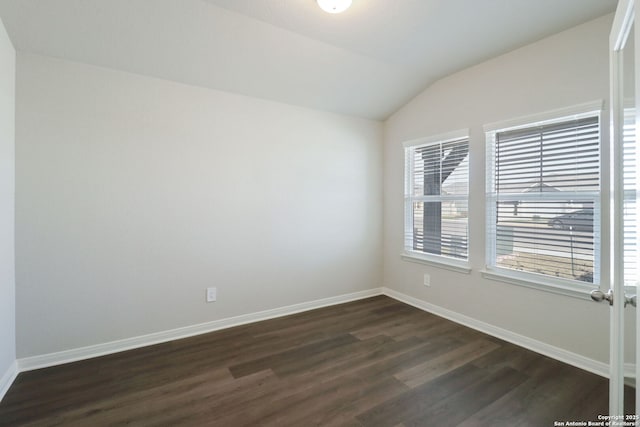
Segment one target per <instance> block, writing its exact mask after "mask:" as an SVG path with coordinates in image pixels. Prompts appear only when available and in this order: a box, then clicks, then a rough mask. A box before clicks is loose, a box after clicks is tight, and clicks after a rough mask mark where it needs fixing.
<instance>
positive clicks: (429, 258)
mask: <svg viewBox="0 0 640 427" xmlns="http://www.w3.org/2000/svg"><path fill="white" fill-rule="evenodd" d="M400 258H402V259H403V260H404V261H409V262H416V263H418V264H425V265H428V266H431V267H436V268H443V269H445V270H450V271H455V272H457V273H464V274H469V273H471V267H469V263H468V262H467V261H461V260H457V259H454V258H449V257H444V256H437V255H427V254H421V253H417V252H409V251H405V252H403V253H401V254H400Z"/></svg>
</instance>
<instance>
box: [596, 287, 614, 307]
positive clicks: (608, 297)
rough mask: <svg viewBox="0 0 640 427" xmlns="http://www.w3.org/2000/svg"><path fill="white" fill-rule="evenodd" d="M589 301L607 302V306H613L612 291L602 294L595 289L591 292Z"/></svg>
mask: <svg viewBox="0 0 640 427" xmlns="http://www.w3.org/2000/svg"><path fill="white" fill-rule="evenodd" d="M591 299H592V300H594V301H596V302H602V301H604V300H607V301H609V305H613V291H612V290H611V289H609V290H608V291H607V293H604V292H602V291H601V290H600V289H595V290H593V291H591Z"/></svg>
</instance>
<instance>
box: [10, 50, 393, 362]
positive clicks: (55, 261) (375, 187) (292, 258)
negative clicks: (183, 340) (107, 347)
mask: <svg viewBox="0 0 640 427" xmlns="http://www.w3.org/2000/svg"><path fill="white" fill-rule="evenodd" d="M17 91H18V100H17V107H16V115H17V122H16V141H17V153H16V154H17V155H16V158H17V163H16V191H17V198H16V218H17V221H16V257H17V264H16V281H17V308H16V310H17V337H18V339H17V353H18V357H19V358H22V357H28V356H34V355H41V354H46V353H50V352H57V351H61V350H66V349H73V348H78V347H83V346H88V345H92V344H97V343H104V342H109V341H113V340H118V339H122V338H127V337H135V336H139V335H143V334H147V333H152V332H157V331H164V330H168V329H173V328H178V327H182V326H187V325H193V324H197V323H202V322H207V321H211V320H217V319H222V318H228V317H230V316H236V315H241V314H246V313H252V312H257V311H260V310H266V309H271V308H276V307H282V306H287V305H290V304H294V303H300V302H306V301H312V300H316V299H321V298H325V297H331V296H336V295H341V294H347V293H351V292H356V291H361V290H365V289H370V288H375V287H379V286H380V285H381V278H382V266H381V257H382V237H381V236H382V205H381V204H382V158H381V154H382V142H381V140H382V126H381V124H380V123H378V122H373V121H367V120H362V119H354V118H348V117H346V116H340V115H335V114H329V113H323V112H318V111H314V110H308V109H304V108H299V107H293V106H289V105H284V104H279V103H275V102H269V101H263V100H258V99H253V98H248V97H244V96H238V95H233V94H229V93H223V92H217V91H212V90H206V89H202V88H197V87H191V86H185V85H182V84H177V83H172V82H168V81H163V80H158V79H153V78H148V77H142V76H137V75H132V74H127V73H123V72H118V71H112V70H106V69H101V68H97V67H93V66H87V65H81V64H77V63H72V62H65V61H61V60H55V59H50V58H46V57H42V56H33V55H26V54H18V79H17ZM207 286H217V288H218V302H216V303H211V304H207V303H205V288H206V287H207Z"/></svg>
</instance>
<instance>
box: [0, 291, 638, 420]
mask: <svg viewBox="0 0 640 427" xmlns="http://www.w3.org/2000/svg"><path fill="white" fill-rule="evenodd" d="M607 387H608V386H607V381H606V380H605V379H604V378H601V377H599V376H597V375H593V374H590V373H588V372H585V371H582V370H580V369H577V368H574V367H571V366H569V365H566V364H563V363H560V362H558V361H555V360H552V359H549V358H547V357H544V356H541V355H539V354H536V353H533V352H531V351H528V350H525V349H522V348H520V347H517V346H515V345H512V344H509V343H506V342H504V341H501V340H499V339H496V338H492V337H490V336H487V335H484V334H482V333H479V332H477V331H474V330H472V329H469V328H466V327H463V326H460V325H457V324H455V323H452V322H450V321H447V320H444V319H442V318H439V317H437V316H434V315H431V314H428V313H425V312H422V311H420V310H418V309H415V308H413V307H410V306H408V305H405V304H402V303H400V302H397V301H395V300H393V299H390V298H388V297H375V298H369V299H365V300H361V301H356V302H352V303H348V304H342V305H337V306H332V307H328V308H322V309H318V310H313V311H309V312H305V313H301V314H296V315H292V316H287V317H282V318H278V319H274V320H268V321H264V322H259V323H254V324H251V325H245V326H239V327H235V328H231V329H227V330H223V331H218V332H213V333H209V334H206V335H200V336H197V337H193V338H187V339H182V340H176V341H172V342H168V343H165V344H159V345H155V346H151V347H146V348H142V349H137V350H131V351H127V352H123V353H118V354H114V355H109V356H104V357H99V358H95V359H91V360H87V361H82V362H76V363H71V364H67V365H62V366H57V367H52V368H47V369H41V370H37V371H31V372H24V373H21V374H20V375H19V376H18V378H17V379H16V381H15V382H14V384H13V386H12V387H11V389H10V390H9V392H8V393H7V395H6V396H5V398H4V400H3V401H2V402H1V403H0V425H2V426H21V425H29V426H56V425H60V426H104V425H109V426H111V425H139V426H181V425H185V426H209V425H212V426H232V427H235V426H255V425H265V426H267V425H269V426H313V425H321V426H406V427H409V426H418V425H419V426H457V425H461V426H492V427H493V426H536V427H537V426H552V425H553V422H554V421H556V420H558V421H572V420H573V421H586V420H596V419H597V416H598V415H599V414H605V413H606V412H607V399H608V391H607ZM630 397H631V398H632V396H630Z"/></svg>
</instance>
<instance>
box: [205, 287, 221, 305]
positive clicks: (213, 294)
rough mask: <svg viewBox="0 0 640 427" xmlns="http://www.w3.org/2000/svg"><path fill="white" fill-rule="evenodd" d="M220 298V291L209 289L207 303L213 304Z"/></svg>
mask: <svg viewBox="0 0 640 427" xmlns="http://www.w3.org/2000/svg"><path fill="white" fill-rule="evenodd" d="M217 298H218V291H217V289H216V288H207V302H213V301H215V300H216V299H217Z"/></svg>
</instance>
